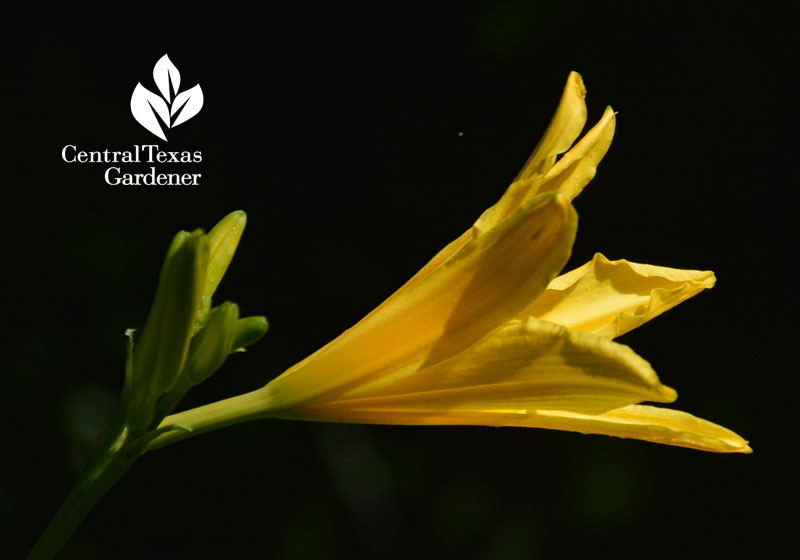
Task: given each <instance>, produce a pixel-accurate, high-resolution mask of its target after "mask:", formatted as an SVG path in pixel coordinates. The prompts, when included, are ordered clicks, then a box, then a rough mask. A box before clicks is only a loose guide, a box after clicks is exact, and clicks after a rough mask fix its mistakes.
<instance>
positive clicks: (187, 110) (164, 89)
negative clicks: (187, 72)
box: [131, 55, 203, 141]
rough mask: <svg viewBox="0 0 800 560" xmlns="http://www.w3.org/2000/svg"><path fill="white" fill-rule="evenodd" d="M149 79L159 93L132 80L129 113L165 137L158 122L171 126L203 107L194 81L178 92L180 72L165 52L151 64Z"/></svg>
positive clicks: (154, 132)
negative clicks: (151, 77)
mask: <svg viewBox="0 0 800 560" xmlns="http://www.w3.org/2000/svg"><path fill="white" fill-rule="evenodd" d="M153 80H154V81H155V83H156V87H157V88H158V91H160V92H161V95H158V94H155V93H153V92H152V91H150V90H149V89H147V88H146V87H144V86H143V85H142V84H141V83H138V84H136V87H135V88H134V90H133V95H132V96H131V113H133V118H135V119H136V120H137V122H138V123H139V124H140V125H142V126H143V127H145V128H146V129H147V130H149V131H150V132H152V133H153V134H155V135H156V136H158V137H159V138H161V139H162V140H164V141H166V140H167V137H166V135H165V134H164V129H163V128H162V125H163V126H165V127H166V128H173V127H176V126H178V125H179V124H182V123H185V122H186V121H188V120H189V119H191V118H192V117H193V116H195V115H196V114H197V113H199V112H200V109H202V108H203V90H202V89H200V84H197V85H196V86H194V87H193V88H191V89H188V90H186V91H183V92H180V93H179V90H180V86H181V73H180V72H179V71H178V68H177V67H176V66H175V65H174V64H172V61H171V60H170V59H169V57H168V56H167V55H164V56H162V57H161V58H160V59H159V60H158V62H156V65H155V66H154V67H153Z"/></svg>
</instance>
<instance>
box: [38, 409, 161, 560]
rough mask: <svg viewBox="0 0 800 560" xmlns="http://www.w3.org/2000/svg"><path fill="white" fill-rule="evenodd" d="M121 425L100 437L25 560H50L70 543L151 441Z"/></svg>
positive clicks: (115, 425) (120, 423)
mask: <svg viewBox="0 0 800 560" xmlns="http://www.w3.org/2000/svg"><path fill="white" fill-rule="evenodd" d="M131 435H132V434H131V432H130V430H129V429H128V427H127V426H125V425H124V423H123V422H116V423H115V424H114V425H112V426H111V427H110V429H109V430H108V431H107V432H106V433H105V434H104V435H103V436H102V437H101V440H100V443H99V445H98V446H97V448H96V449H95V451H94V453H93V454H92V456H91V457H90V459H89V462H88V464H87V465H86V468H85V469H84V471H83V473H82V474H81V477H80V479H79V480H78V483H77V484H76V485H75V487H74V488H73V489H72V491H71V492H70V494H69V496H67V499H66V500H65V501H64V503H63V504H62V505H61V508H59V510H58V512H57V513H56V515H55V517H53V519H52V521H50V524H49V525H48V526H47V528H46V529H45V531H44V533H42V535H41V537H39V540H38V541H37V542H36V545H35V546H34V547H33V549H32V550H31V552H30V553H29V554H28V560H49V559H50V558H53V557H54V556H55V555H56V554H57V553H58V551H59V550H61V547H62V546H64V544H65V543H66V542H67V541H68V540H69V538H70V537H71V536H72V534H73V533H74V532H75V530H76V529H77V528H78V526H79V525H80V524H81V522H83V520H84V518H85V517H86V516H87V515H88V514H89V512H90V511H91V510H92V508H93V507H94V506H95V504H97V502H98V501H99V500H100V498H102V497H103V496H104V495H105V493H106V492H108V490H109V489H110V488H111V487H112V486H113V485H114V484H115V483H116V482H117V481H118V480H119V479H120V478H121V477H122V475H123V474H125V472H126V471H127V470H128V469H129V468H130V467H131V465H133V463H134V462H135V461H136V459H138V458H139V457H140V456H141V455H142V453H143V452H144V450H145V449H146V442H147V441H149V439H150V438H145V439H144V440H143V439H142V438H136V439H132V438H131Z"/></svg>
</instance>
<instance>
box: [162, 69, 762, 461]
mask: <svg viewBox="0 0 800 560" xmlns="http://www.w3.org/2000/svg"><path fill="white" fill-rule="evenodd" d="M585 94H586V90H585V88H584V86H583V81H582V79H581V77H580V75H579V74H577V73H575V72H573V73H571V74H570V76H569V78H568V80H567V84H566V87H565V89H564V93H563V95H562V98H561V101H560V103H559V106H558V109H557V110H556V114H555V116H554V117H553V119H552V121H551V123H550V125H549V126H548V129H547V131H546V132H545V135H544V137H543V138H542V140H541V141H540V142H539V144H538V145H537V147H536V149H535V150H534V152H533V154H532V155H531V157H530V158H529V159H528V161H527V162H526V164H525V166H524V167H523V169H522V171H520V173H519V175H518V176H517V177H516V179H515V180H514V182H513V183H512V184H511V186H510V187H509V188H508V190H507V191H506V193H505V194H504V195H503V197H502V198H501V199H500V200H499V201H498V202H497V204H495V205H494V206H492V207H491V208H489V209H488V210H486V211H485V212H484V213H483V214H482V215H481V216H480V217H479V218H478V220H477V221H476V222H475V224H474V225H473V227H472V228H470V229H469V230H468V231H466V232H465V233H464V234H463V235H461V236H460V237H459V238H458V239H456V240H455V241H453V242H452V243H450V244H449V245H448V246H447V247H445V248H444V249H443V250H442V251H440V252H439V253H438V254H437V255H436V256H435V257H434V258H433V259H432V260H431V261H430V262H429V263H428V264H427V265H425V266H424V267H423V268H422V270H420V271H419V272H418V273H417V274H416V275H414V277H412V278H411V279H410V280H409V281H408V282H406V284H405V285H403V286H402V287H401V288H400V289H399V290H397V291H396V292H395V293H394V294H392V295H391V296H390V297H389V298H388V299H387V300H386V301H384V302H383V303H382V304H381V305H380V306H379V307H378V308H377V309H375V310H374V311H372V312H371V313H370V314H369V315H367V316H366V317H364V319H362V320H361V321H360V322H359V323H358V324H356V325H355V326H354V327H352V328H350V329H349V330H347V331H345V332H344V333H343V334H342V335H340V336H339V337H338V338H336V339H335V340H333V341H332V342H330V343H329V344H327V345H326V346H324V347H323V348H321V349H320V350H318V351H317V352H315V353H314V354H312V355H311V356H309V357H308V358H306V359H305V360H303V361H301V362H300V363H298V364H297V365H295V366H293V367H291V368H290V369H289V370H288V371H286V372H285V373H283V374H282V375H280V376H279V377H277V378H276V379H274V380H273V381H271V382H270V383H268V384H267V385H266V386H265V387H263V388H261V389H258V390H256V391H253V392H251V393H247V394H245V395H241V396H238V397H234V398H231V399H227V400H223V401H220V402H217V403H213V404H210V405H207V406H203V407H199V408H196V409H193V410H189V411H186V412H182V413H179V414H176V415H173V416H170V417H167V418H166V419H165V421H164V423H163V424H162V427H163V428H168V427H169V426H175V427H176V429H175V430H172V431H166V433H165V434H164V435H162V436H160V438H158V439H157V440H156V441H155V443H154V447H159V446H161V445H164V444H166V443H170V442H171V441H175V440H176V439H182V438H183V437H187V436H188V435H192V434H194V433H201V432H203V431H207V430H210V429H214V428H218V427H221V426H224V425H227V424H233V423H237V422H241V421H244V420H248V419H253V418H263V417H273V418H286V419H298V420H316V421H328V422H358V423H375V424H420V425H432V424H462V425H470V424H471V425H486V426H527V427H537V428H550V429H558V430H570V431H576V432H582V433H595V434H606V435H612V436H619V437H625V438H636V439H641V440H647V441H652V442H657V443H666V444H670V445H678V446H683V447H690V448H694V449H701V450H706V451H717V452H750V448H749V447H748V445H747V442H746V441H745V440H743V439H742V438H741V437H739V436H738V435H736V434H735V433H733V432H731V431H729V430H727V429H725V428H723V427H721V426H718V425H715V424H712V423H710V422H707V421H705V420H701V419H699V418H695V417H694V416H691V415H690V414H687V413H684V412H680V411H676V410H670V409H665V408H657V407H652V406H643V405H640V404H639V403H641V402H643V401H652V402H659V403H669V402H672V401H674V400H675V399H676V397H677V394H676V393H675V391H674V390H673V389H671V388H669V387H667V386H665V385H662V384H661V382H660V381H659V379H658V377H657V376H656V374H655V372H654V371H653V370H652V368H651V367H650V365H649V364H648V363H647V362H646V361H645V360H644V359H642V358H641V357H639V356H638V355H637V354H636V353H635V352H634V351H633V350H631V349H630V348H629V347H627V346H624V345H622V344H619V343H616V342H613V340H612V339H613V338H614V337H616V336H618V335H621V334H623V333H625V332H627V331H629V330H631V329H633V328H635V327H637V326H639V325H641V324H642V323H644V322H646V321H648V320H650V319H652V318H653V317H655V316H657V315H659V314H660V313H663V312H664V311H666V310H667V309H669V308H671V307H673V306H675V305H677V304H678V303H680V302H681V301H684V300H685V299H687V298H689V297H691V296H693V295H695V294H696V293H698V292H700V291H701V290H703V289H706V288H710V287H711V286H713V285H714V281H715V279H714V274H713V273H712V272H703V271H694V270H676V269H670V268H663V267H656V266H648V265H642V264H636V263H630V262H627V261H624V260H620V261H609V260H608V259H606V258H605V257H604V256H602V255H600V254H597V255H596V256H595V257H594V259H592V261H591V262H589V263H587V264H585V265H584V266H582V267H580V268H577V269H575V270H573V271H571V272H568V273H566V274H563V275H561V276H557V275H558V273H559V272H560V271H561V269H562V268H563V267H564V265H565V264H566V262H567V259H568V258H569V256H570V252H571V249H572V244H573V241H574V238H575V231H576V227H577V215H576V213H575V210H574V208H573V207H572V204H571V201H572V199H573V198H575V196H577V195H578V194H579V193H580V192H581V190H582V189H583V188H584V187H585V186H586V184H587V183H588V182H589V181H590V180H591V179H592V178H593V177H594V175H595V171H596V168H597V165H598V163H599V162H600V160H601V159H602V158H603V156H604V155H605V153H606V151H607V150H608V147H609V145H610V144H611V140H612V137H613V135H614V127H615V113H614V112H613V111H612V110H611V108H608V109H607V110H606V111H605V113H604V114H603V116H602V118H601V119H600V121H599V122H598V123H597V124H596V125H595V126H594V127H593V128H591V129H590V130H589V131H588V132H587V133H586V134H585V135H584V136H583V137H582V138H581V139H580V140H579V141H578V142H577V143H575V140H576V138H577V137H578V136H579V134H580V132H581V131H582V129H583V127H584V124H585V122H586V105H585V103H584V97H585ZM573 143H574V145H573ZM560 154H563V155H562V156H561V157H560V159H559V158H558V156H559V155H560ZM177 428H180V429H177Z"/></svg>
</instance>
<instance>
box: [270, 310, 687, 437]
mask: <svg viewBox="0 0 800 560" xmlns="http://www.w3.org/2000/svg"><path fill="white" fill-rule="evenodd" d="M676 396H677V395H676V393H675V391H674V390H672V389H670V388H669V387H666V386H664V385H662V384H661V383H660V382H659V380H658V377H657V376H656V374H655V372H654V371H653V370H652V368H651V367H650V364H648V363H647V362H646V361H645V360H643V359H642V358H641V357H639V356H638V355H636V353H635V352H633V350H631V349H630V348H628V347H627V346H624V345H622V344H617V343H615V342H611V341H610V340H608V339H607V338H604V337H600V336H597V335H594V334H590V333H582V332H575V331H570V330H568V329H566V328H564V327H562V326H559V325H555V324H553V323H548V322H547V321H540V320H538V319H534V318H528V319H525V320H522V321H520V320H513V321H510V322H509V323H508V324H506V325H504V326H503V327H501V328H499V329H497V330H495V331H494V332H493V333H491V334H490V335H489V336H487V337H485V338H484V339H482V340H481V341H479V342H477V343H476V344H475V345H473V346H472V347H470V348H469V349H467V350H465V351H464V352H461V353H460V354H458V355H456V356H453V357H452V358H450V359H447V360H444V361H442V362H439V363H438V364H435V365H433V366H430V367H427V368H424V369H422V370H420V371H417V372H413V373H410V374H405V375H404V374H402V373H401V372H397V373H395V374H393V375H386V376H383V377H382V378H380V379H376V380H375V382H373V383H371V384H362V385H359V386H358V387H356V388H354V389H352V390H351V391H349V392H348V393H346V394H342V395H341V396H340V397H339V399H338V400H336V401H334V402H326V403H320V404H318V405H313V404H312V405H308V406H302V405H301V406H300V407H298V408H296V409H293V410H291V411H286V412H282V413H281V415H282V416H281V417H291V418H301V419H305V418H313V419H328V417H329V416H330V417H332V418H334V419H337V420H340V421H341V420H343V419H347V418H349V415H350V414H355V415H356V417H357V418H361V415H363V414H366V413H371V414H375V415H378V416H381V415H389V416H391V415H399V417H405V416H408V415H411V417H412V419H413V416H414V415H419V414H434V415H437V416H438V415H446V414H449V413H459V414H461V413H467V412H477V413H481V412H483V411H487V410H495V411H500V410H507V411H510V412H513V413H519V411H520V410H522V411H526V410H537V409H552V410H572V411H578V412H581V413H586V414H599V413H601V412H605V411H607V410H611V409H614V408H619V407H620V406H625V405H628V404H633V403H637V402H641V401H643V400H649V401H658V402H672V401H674V400H675V398H676ZM356 421H361V420H356ZM378 421H380V420H378ZM411 423H414V422H413V421H412V422H411Z"/></svg>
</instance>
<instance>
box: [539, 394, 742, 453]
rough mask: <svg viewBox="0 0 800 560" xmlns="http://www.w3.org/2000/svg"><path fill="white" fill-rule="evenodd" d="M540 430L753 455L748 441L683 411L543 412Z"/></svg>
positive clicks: (644, 408)
mask: <svg viewBox="0 0 800 560" xmlns="http://www.w3.org/2000/svg"><path fill="white" fill-rule="evenodd" d="M540 417H541V425H540V426H538V427H543V428H555V429H558V430H569V431H574V432H581V433H583V434H605V435H609V436H616V437H621V438H632V439H641V440H645V441H651V442H653V443H663V444H667V445H677V446H679V447H689V448H691V449H699V450H700V451H714V452H717V453H752V452H753V450H752V449H750V446H749V445H747V441H746V440H744V439H742V438H741V437H740V436H739V435H737V434H736V433H734V432H732V431H730V430H728V429H727V428H723V427H722V426H720V425H718V424H714V423H712V422H709V421H708V420H703V419H702V418H697V417H696V416H692V415H691V414H688V413H686V412H681V411H680V410H670V409H668V408H657V407H654V406H643V405H631V406H626V407H623V408H618V409H616V410H611V411H608V412H605V413H603V414H600V415H597V416H591V415H586V414H578V413H574V412H560V411H547V412H541V413H540Z"/></svg>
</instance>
